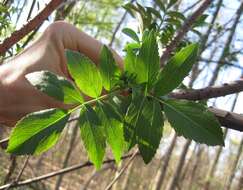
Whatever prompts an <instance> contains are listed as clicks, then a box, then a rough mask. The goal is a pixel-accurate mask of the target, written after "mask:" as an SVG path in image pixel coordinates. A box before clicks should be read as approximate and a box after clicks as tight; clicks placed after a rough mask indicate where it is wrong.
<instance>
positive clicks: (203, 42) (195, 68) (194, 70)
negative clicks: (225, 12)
mask: <svg viewBox="0 0 243 190" xmlns="http://www.w3.org/2000/svg"><path fill="white" fill-rule="evenodd" d="M222 2H223V0H219V1H218V4H217V7H216V10H215V12H214V14H213V18H212V20H211V22H210V24H209V27H208V29H207V31H206V34H205V35H204V36H203V37H202V39H201V48H200V53H199V55H201V54H202V52H203V51H204V50H205V49H206V44H207V42H208V37H209V35H210V34H211V31H212V28H213V26H214V23H215V21H216V18H217V16H218V14H219V10H220V7H221V6H222ZM199 73H200V71H199V63H196V64H194V66H193V68H192V74H191V78H192V80H191V81H190V83H193V82H194V81H195V79H196V77H197V76H198V74H199ZM191 86H192V84H191Z"/></svg>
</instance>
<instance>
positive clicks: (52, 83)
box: [25, 71, 83, 104]
mask: <svg viewBox="0 0 243 190" xmlns="http://www.w3.org/2000/svg"><path fill="white" fill-rule="evenodd" d="M25 77H26V78H27V80H28V81H29V82H30V83H31V84H32V85H33V86H34V87H35V88H37V89H38V90H39V91H41V92H43V93H45V94H47V95H48V96H51V97H53V98H55V99H57V100H59V101H62V102H63V103H66V104H75V103H82V102H83V98H82V96H81V95H80V94H79V92H78V91H77V90H76V89H75V87H74V86H73V84H72V83H71V82H69V81H68V80H67V79H65V78H64V77H61V76H58V75H55V74H53V73H51V72H49V71H37V72H33V73H30V74H27V75H26V76H25Z"/></svg>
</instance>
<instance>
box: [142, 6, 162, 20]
mask: <svg viewBox="0 0 243 190" xmlns="http://www.w3.org/2000/svg"><path fill="white" fill-rule="evenodd" d="M146 9H147V11H149V12H150V13H152V14H153V15H155V16H156V17H157V18H159V19H162V17H161V15H160V12H159V11H157V10H156V9H154V8H152V7H146Z"/></svg>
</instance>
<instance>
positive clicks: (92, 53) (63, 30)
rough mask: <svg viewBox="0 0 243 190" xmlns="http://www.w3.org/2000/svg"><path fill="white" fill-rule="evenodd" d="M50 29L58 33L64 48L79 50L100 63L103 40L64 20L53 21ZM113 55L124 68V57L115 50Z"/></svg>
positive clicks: (96, 62)
mask: <svg viewBox="0 0 243 190" xmlns="http://www.w3.org/2000/svg"><path fill="white" fill-rule="evenodd" d="M49 29H50V30H51V32H52V33H54V35H58V38H59V39H61V42H62V46H63V48H64V49H71V50H74V51H78V52H80V53H82V54H84V55H86V56H87V57H89V58H90V59H91V60H92V61H93V62H94V63H95V64H96V65H98V64H99V62H100V59H99V55H100V52H101V49H102V46H103V44H102V43H101V42H99V41H98V40H96V39H94V38H92V37H91V36H89V35H88V34H86V33H84V32H82V31H80V30H79V29H78V28H76V27H75V26H73V25H71V24H68V23H66V22H63V21H59V22H55V23H53V24H52V25H51V26H50V28H49ZM113 55H114V58H115V60H116V62H117V64H118V65H119V67H120V68H123V60H122V58H121V57H120V56H119V55H118V54H117V53H116V52H115V51H113Z"/></svg>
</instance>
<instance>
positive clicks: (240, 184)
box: [236, 170, 243, 190]
mask: <svg viewBox="0 0 243 190" xmlns="http://www.w3.org/2000/svg"><path fill="white" fill-rule="evenodd" d="M242 189H243V170H241V175H240V179H239V181H238V185H237V188H236V190H242Z"/></svg>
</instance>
